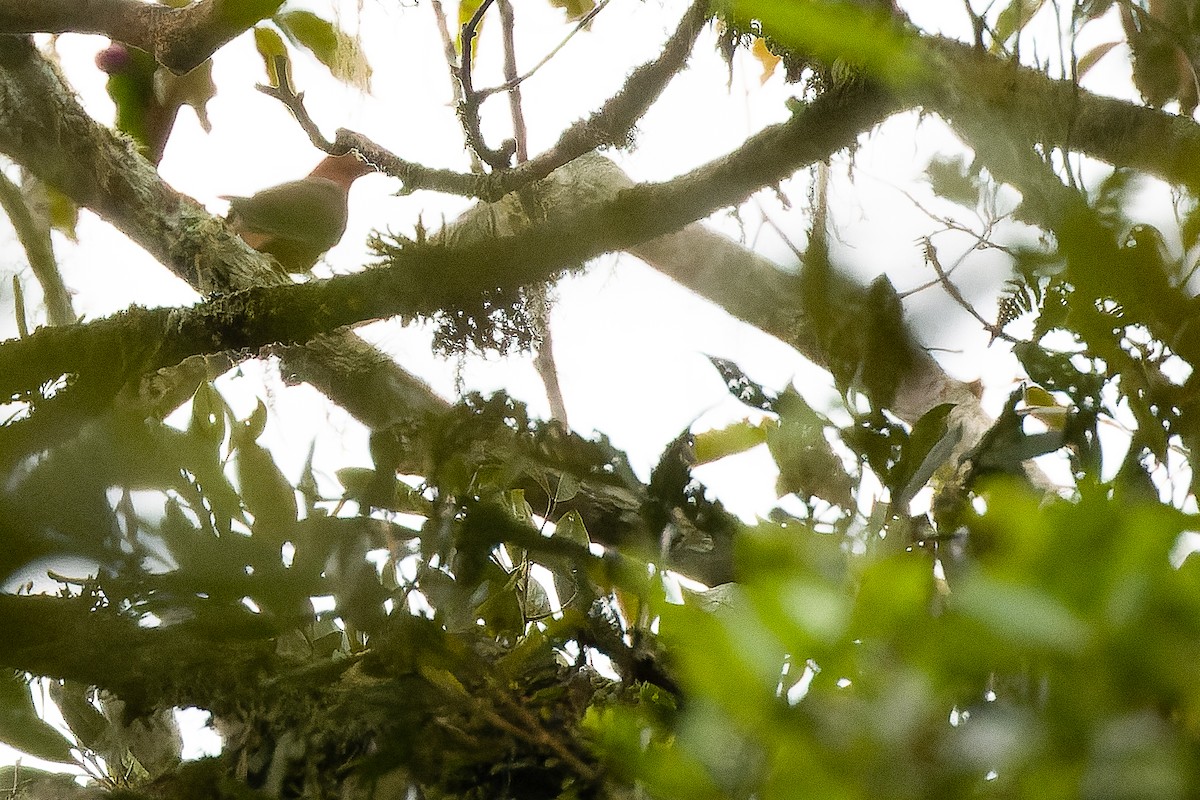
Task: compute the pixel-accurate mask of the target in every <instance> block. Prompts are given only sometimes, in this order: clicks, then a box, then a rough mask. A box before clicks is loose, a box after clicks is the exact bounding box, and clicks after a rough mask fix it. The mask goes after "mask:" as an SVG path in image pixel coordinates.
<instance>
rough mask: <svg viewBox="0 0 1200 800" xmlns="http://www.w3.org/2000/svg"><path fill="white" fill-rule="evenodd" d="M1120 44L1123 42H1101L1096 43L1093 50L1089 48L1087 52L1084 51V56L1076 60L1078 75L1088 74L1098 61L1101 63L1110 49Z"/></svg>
mask: <svg viewBox="0 0 1200 800" xmlns="http://www.w3.org/2000/svg"><path fill="white" fill-rule="evenodd" d="M1119 44H1121V43H1120V42H1101V43H1100V44H1098V45H1096V46H1095V47H1093V48H1092V49H1091V50H1088V51H1087V52H1086V53H1084V54H1083V55H1082V56H1080V57H1079V60H1078V61H1076V62H1075V75H1076V77H1078V78H1082V77H1083V76H1084V75H1087V74H1088V72H1089V71H1090V70H1091V68H1092V67H1094V66H1096V64H1097V63H1099V61H1100V59H1102V58H1104V57H1105V56H1106V55H1108V53H1109V51H1110V50H1112V49H1113V48H1114V47H1116V46H1117V45H1119Z"/></svg>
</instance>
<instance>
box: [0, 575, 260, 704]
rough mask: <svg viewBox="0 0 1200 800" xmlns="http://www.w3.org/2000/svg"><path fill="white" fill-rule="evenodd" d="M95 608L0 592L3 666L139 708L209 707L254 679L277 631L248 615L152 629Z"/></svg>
mask: <svg viewBox="0 0 1200 800" xmlns="http://www.w3.org/2000/svg"><path fill="white" fill-rule="evenodd" d="M92 606H93V601H92V600H91V599H90V598H87V597H84V598H62V597H49V596H46V595H34V596H21V597H18V596H14V595H10V594H0V618H2V619H4V621H5V636H4V637H3V640H2V641H0V664H3V665H4V666H6V667H13V668H16V669H21V670H25V671H27V672H32V673H33V674H35V675H45V676H48V677H53V678H68V679H72V680H77V681H80V682H82V683H85V684H89V685H96V686H103V687H105V688H108V689H112V690H113V691H115V692H117V693H118V694H119V695H120V696H121V698H122V699H123V700H125V701H126V703H127V704H128V705H130V706H132V707H134V708H137V707H138V706H139V705H140V704H141V703H142V702H143V701H149V702H150V704H151V705H154V704H158V703H164V702H165V703H167V704H173V705H174V704H177V705H193V704H197V703H201V704H208V703H211V701H212V699H213V697H212V695H213V693H214V692H216V691H219V689H220V687H222V686H223V687H230V686H237V685H239V684H241V683H248V682H250V681H252V680H253V679H254V677H255V676H256V675H257V673H258V670H259V669H260V668H261V667H263V666H264V665H266V664H267V663H268V661H269V659H270V657H271V655H272V654H273V652H274V647H273V646H272V643H271V642H270V640H269V639H268V638H267V637H269V636H271V635H273V634H274V631H273V630H272V628H271V627H270V626H269V625H268V624H267V623H265V622H264V621H263V619H262V618H261V617H255V616H253V615H251V614H248V613H247V614H239V613H236V612H235V613H231V614H229V615H227V616H225V617H223V618H222V621H221V624H220V625H215V624H212V623H182V624H180V625H176V626H172V627H169V628H161V629H151V628H144V627H141V626H139V625H138V624H137V621H136V620H133V619H129V618H126V617H122V616H119V615H118V614H116V613H115V612H113V611H111V610H107V609H100V610H95V609H93V607H92ZM114 642H120V643H121V645H120V647H113V643H114ZM141 710H148V709H141Z"/></svg>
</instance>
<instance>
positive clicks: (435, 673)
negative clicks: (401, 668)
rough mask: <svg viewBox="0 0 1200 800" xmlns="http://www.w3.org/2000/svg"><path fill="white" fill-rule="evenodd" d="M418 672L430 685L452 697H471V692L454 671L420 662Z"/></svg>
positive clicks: (461, 698) (462, 698)
mask: <svg viewBox="0 0 1200 800" xmlns="http://www.w3.org/2000/svg"><path fill="white" fill-rule="evenodd" d="M417 672H419V673H420V674H421V677H422V678H424V679H425V680H426V681H428V682H429V683H430V685H432V686H434V687H435V688H437V689H440V690H441V691H443V692H445V693H446V694H448V695H450V696H452V697H455V698H458V699H460V700H468V699H470V697H471V693H470V692H468V691H467V687H465V686H463V685H462V681H460V680H459V679H458V678H457V677H455V675H454V673H453V672H451V671H450V670H448V669H444V668H442V667H434V666H431V665H429V664H420V665H419V666H418V667H417Z"/></svg>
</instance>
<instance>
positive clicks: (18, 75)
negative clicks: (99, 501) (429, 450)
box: [0, 37, 445, 449]
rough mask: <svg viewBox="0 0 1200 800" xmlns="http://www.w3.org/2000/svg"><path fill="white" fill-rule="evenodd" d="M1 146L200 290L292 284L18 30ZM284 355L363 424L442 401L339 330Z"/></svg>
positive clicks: (32, 442) (66, 431) (4, 67)
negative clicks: (93, 109) (165, 175)
mask: <svg viewBox="0 0 1200 800" xmlns="http://www.w3.org/2000/svg"><path fill="white" fill-rule="evenodd" d="M0 151H3V152H4V153H6V154H7V155H9V156H10V157H11V158H13V159H14V160H15V161H17V162H19V163H21V164H22V165H23V166H25V167H26V168H28V169H29V170H30V171H31V172H32V173H34V174H35V175H37V176H38V177H39V178H41V179H42V180H44V181H45V182H46V183H48V184H51V185H53V186H56V187H58V188H59V189H60V190H62V191H63V192H65V193H66V194H67V195H68V196H69V197H70V198H71V199H72V200H74V201H75V202H76V203H77V204H79V205H81V206H86V207H88V208H90V209H92V210H93V211H95V212H96V213H97V214H99V215H100V216H101V217H103V218H104V219H106V220H107V221H108V222H109V223H111V224H112V225H113V226H114V227H116V228H117V229H118V230H120V231H122V232H123V233H125V234H126V235H127V236H129V238H130V239H132V240H133V241H134V242H136V243H137V244H139V245H141V246H142V247H143V248H144V249H145V250H146V251H147V252H148V253H149V254H150V255H151V256H153V257H155V258H156V259H158V260H159V261H160V262H161V263H162V264H163V265H164V266H166V267H167V268H168V269H170V270H171V271H172V272H173V273H174V274H175V275H177V276H179V277H180V278H182V279H183V280H184V281H186V282H187V283H188V284H190V285H191V286H192V287H193V288H195V289H196V290H197V291H199V292H201V293H202V294H208V293H212V292H231V291H236V290H237V289H238V288H244V287H248V286H255V285H263V284H274V285H283V284H290V283H291V280H290V278H288V277H287V276H286V275H284V274H283V273H282V272H281V271H280V270H279V268H278V267H277V266H276V265H275V264H274V262H273V261H271V260H270V258H268V257H266V256H264V255H262V254H261V253H259V252H257V251H255V250H251V249H250V248H249V247H248V246H247V245H246V244H245V242H243V241H242V240H241V238H240V237H239V236H237V235H236V234H235V233H233V232H232V231H231V230H230V229H229V228H228V226H227V225H226V224H225V223H224V222H223V221H222V220H220V219H218V218H216V217H213V216H212V215H211V214H209V213H208V211H207V210H205V209H204V208H203V207H202V206H200V204H198V203H196V202H195V201H194V200H192V199H191V198H188V197H186V196H183V195H181V194H179V193H178V192H176V191H174V190H173V189H172V188H171V187H169V186H168V185H167V184H166V183H164V182H163V181H162V179H161V178H160V177H159V175H158V173H157V171H156V170H155V169H154V167H153V165H151V164H150V163H149V162H147V161H146V160H145V159H144V158H142V157H141V156H140V155H139V154H138V153H137V152H136V149H135V148H134V147H133V145H132V144H131V143H129V142H128V140H125V139H123V138H121V137H119V136H117V135H115V134H114V133H113V132H112V131H110V130H108V129H107V128H105V127H104V126H102V125H100V124H98V123H97V122H96V121H95V120H94V119H92V118H91V117H90V116H88V114H87V113H86V112H85V111H84V110H83V108H82V107H81V106H80V105H79V104H78V102H77V101H76V99H75V96H74V93H73V92H72V91H71V90H70V88H69V87H67V86H65V85H64V84H63V83H62V80H61V77H60V76H59V74H58V72H57V71H56V70H55V69H54V68H53V67H52V66H51V65H49V64H48V63H47V62H46V60H45V59H44V58H42V57H41V56H40V55H39V54H38V53H37V51H36V49H35V48H34V47H33V46H32V45H31V44H30V43H29V42H28V41H26V40H23V39H20V38H17V37H0ZM284 355H285V356H286V361H285V363H284V369H285V371H286V372H288V373H289V374H294V375H296V376H298V377H299V378H301V379H304V380H310V381H311V382H312V383H313V385H314V386H316V387H318V388H319V389H321V391H322V392H324V393H325V394H326V396H328V397H329V398H330V399H332V400H333V401H334V402H336V403H338V404H339V405H341V406H342V407H343V408H346V409H347V410H348V411H350V413H352V414H354V415H355V416H356V417H357V418H358V419H360V420H361V421H362V422H363V423H364V424H366V425H367V426H368V427H372V428H382V427H387V426H388V425H391V424H393V423H394V422H396V421H398V420H401V419H408V418H410V417H411V416H412V415H413V414H417V415H418V416H420V414H421V413H422V412H421V409H434V408H444V407H445V403H444V402H443V401H442V400H440V399H439V398H437V397H436V396H435V395H433V393H432V392H430V391H429V389H428V387H427V386H426V385H425V384H424V382H423V381H421V380H420V379H419V378H416V377H414V376H412V375H410V374H409V373H407V372H405V371H404V370H402V369H400V368H399V367H398V366H397V365H396V364H395V362H394V361H392V360H391V359H390V358H388V357H387V356H386V355H384V354H382V353H380V352H379V351H378V350H376V349H375V348H374V347H371V346H370V345H368V344H367V343H366V342H363V341H362V340H361V339H359V338H357V337H354V336H352V335H350V334H347V333H333V334H329V335H328V336H326V337H322V338H321V339H319V340H317V341H314V342H312V343H311V345H310V347H309V348H308V349H307V350H306V351H304V352H300V351H299V349H295V348H294V349H289V350H287V351H286V352H285V353H284ZM62 403H63V405H68V403H67V401H66V400H65V399H64V400H63V401H62ZM45 410H46V411H49V410H50V409H45ZM64 413H66V412H64ZM80 413H84V412H83V409H82V408H76V409H75V410H74V411H72V412H70V413H69V414H66V417H67V418H69V419H71V420H78V419H79V416H78V415H79V414H80ZM92 413H95V412H94V411H93V412H92ZM48 416H52V415H48ZM74 429H75V428H74V426H73V425H59V424H55V423H54V422H53V421H52V420H51V421H48V422H46V423H45V424H44V425H43V426H42V434H40V435H39V436H35V437H32V438H30V439H28V440H26V442H25V444H24V445H23V447H33V448H35V449H36V448H37V447H41V446H45V445H46V444H47V443H49V442H50V441H53V440H55V439H54V437H59V438H61V437H64V436H69V435H70V434H71V432H72V431H73V430H74Z"/></svg>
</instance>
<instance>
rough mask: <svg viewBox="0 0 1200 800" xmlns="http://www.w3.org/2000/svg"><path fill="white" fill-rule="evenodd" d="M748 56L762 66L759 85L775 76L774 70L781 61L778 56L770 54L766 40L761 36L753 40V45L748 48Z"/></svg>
mask: <svg viewBox="0 0 1200 800" xmlns="http://www.w3.org/2000/svg"><path fill="white" fill-rule="evenodd" d="M750 55H752V56H754V57H755V58H756V59H758V63H759V64H761V65H762V74H761V75H759V76H758V82H759V83H760V84H763V83H766V82H767V81H769V80H770V79H771V76H772V75H774V74H775V69H776V68H777V67H778V66H779V62H780V61H781V60H782V59H781V58H780V57H779V56H777V55H775V54H774V53H772V52H771V48H769V47H767V40H766V39H764V38H762V37H761V36H756V37H755V38H754V44H753V45H751V46H750Z"/></svg>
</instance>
